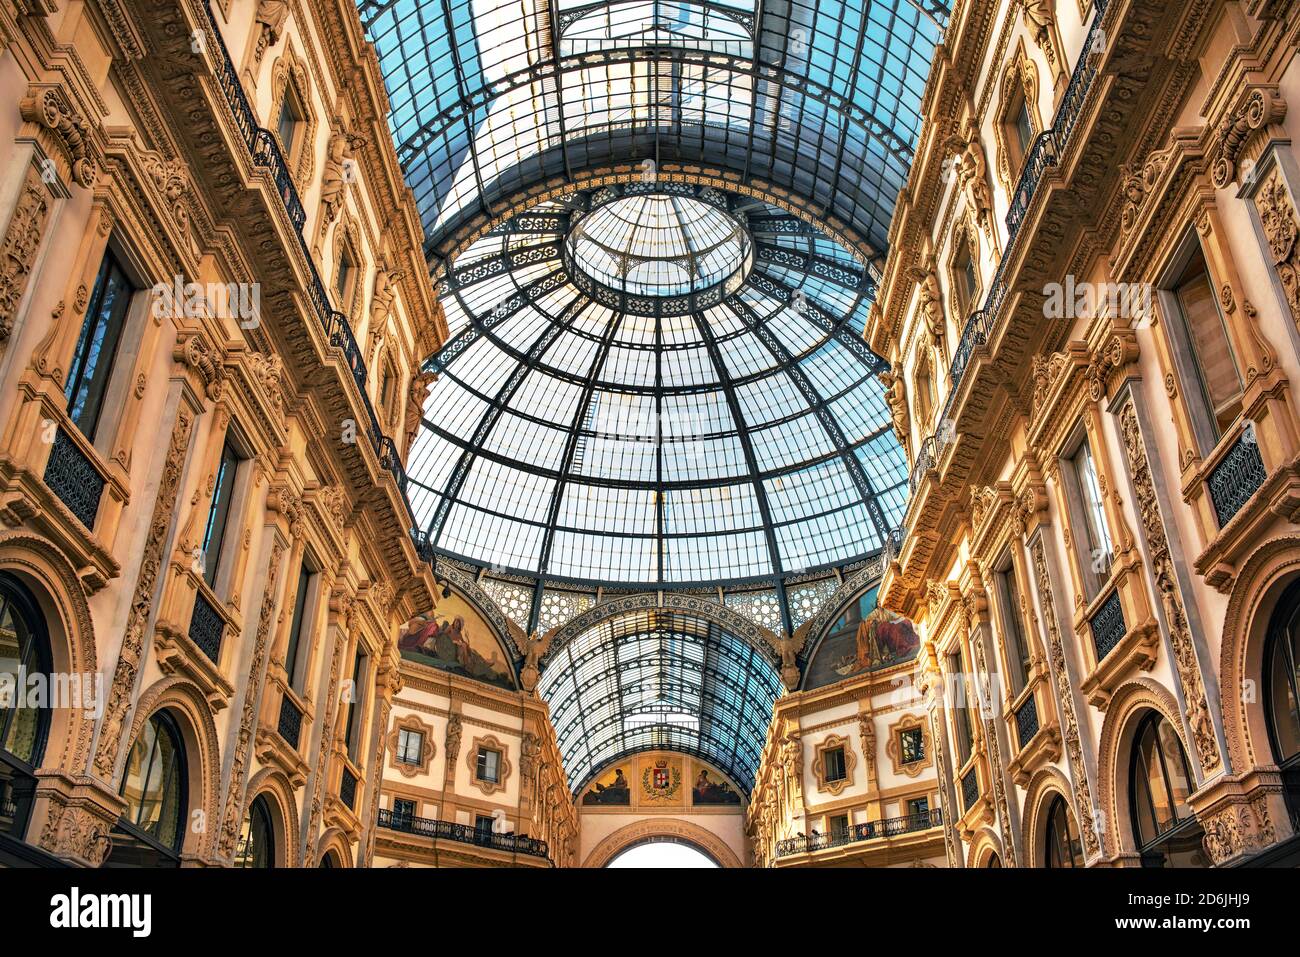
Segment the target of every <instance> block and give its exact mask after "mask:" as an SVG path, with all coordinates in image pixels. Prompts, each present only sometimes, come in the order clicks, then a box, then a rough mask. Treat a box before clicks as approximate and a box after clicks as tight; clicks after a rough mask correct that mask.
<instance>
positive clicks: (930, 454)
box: [907, 435, 939, 492]
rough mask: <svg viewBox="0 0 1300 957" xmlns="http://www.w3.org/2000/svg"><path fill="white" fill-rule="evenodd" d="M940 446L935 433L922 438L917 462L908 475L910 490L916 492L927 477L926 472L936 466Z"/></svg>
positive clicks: (908, 488) (917, 453)
mask: <svg viewBox="0 0 1300 957" xmlns="http://www.w3.org/2000/svg"><path fill="white" fill-rule="evenodd" d="M938 447H939V443H938V441H937V440H936V439H935V437H934V436H933V435H930V436H926V438H925V439H924V440H922V442H921V447H920V448H919V449H918V450H917V452H916V462H915V463H914V464H913V465H912V472H911V474H910V475H908V477H907V490H908V492H915V491H916V487H917V486H918V485H920V484H921V480H922V479H923V478H925V473H926V472H928V471H930V469H932V468H934V463H935V453H936V451H937V449H938Z"/></svg>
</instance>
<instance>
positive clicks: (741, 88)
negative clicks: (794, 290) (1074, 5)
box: [358, 0, 948, 266]
mask: <svg viewBox="0 0 1300 957" xmlns="http://www.w3.org/2000/svg"><path fill="white" fill-rule="evenodd" d="M358 9H359V12H360V15H361V20H362V22H363V24H364V25H365V27H366V29H367V32H368V35H369V36H370V37H371V39H372V40H373V41H374V43H375V46H376V48H377V50H378V54H379V61H380V65H381V69H382V71H383V74H384V77H385V81H386V84H387V87H388V92H389V98H390V101H391V104H392V113H391V116H390V125H391V129H392V132H393V135H394V138H395V141H396V143H397V155H398V158H399V160H400V161H401V162H402V164H403V167H404V168H405V170H406V175H407V179H408V182H409V183H410V185H411V187H412V189H413V190H414V193H415V197H416V201H417V203H418V205H419V209H420V215H421V218H422V220H423V224H424V228H425V232H426V235H427V237H428V249H429V251H430V252H431V253H433V257H432V258H433V259H434V260H435V261H437V259H438V254H437V250H439V249H441V248H443V247H442V245H441V244H442V241H443V240H444V239H446V237H448V236H449V235H451V234H453V233H455V232H456V231H457V230H458V228H459V227H460V226H462V225H464V224H465V223H467V222H470V221H473V220H475V219H477V218H479V217H484V216H485V217H487V218H488V219H492V218H494V216H495V215H496V207H497V206H499V205H500V204H501V203H502V202H503V201H508V200H509V199H510V198H511V197H513V196H516V195H518V194H521V193H523V192H524V191H525V190H527V189H529V188H530V187H532V186H534V185H536V184H539V183H543V182H550V181H554V180H555V179H556V178H557V177H558V178H562V179H563V180H567V181H568V182H570V183H573V182H576V180H575V179H574V177H575V175H576V174H577V173H579V172H581V171H583V170H591V169H597V168H600V167H604V166H607V165H608V164H611V163H628V162H633V163H637V162H641V161H642V160H643V159H647V158H648V159H653V160H654V161H655V162H657V163H661V164H662V163H696V164H699V163H702V164H705V165H707V166H710V167H714V168H717V169H720V170H723V171H725V172H727V173H728V174H731V175H735V176H737V177H738V178H740V180H741V181H742V182H744V183H746V184H748V183H751V182H760V181H761V182H762V183H767V184H773V185H775V186H777V187H780V188H782V189H786V190H790V191H791V192H792V193H793V194H795V195H798V196H800V197H803V198H804V199H805V200H806V201H807V202H809V203H810V204H812V205H813V206H815V207H817V208H820V209H821V210H822V211H823V213H824V214H825V215H826V216H834V217H837V218H838V219H839V220H840V221H842V222H845V223H848V224H850V225H851V226H852V227H853V228H854V230H855V231H856V232H857V234H858V235H859V236H860V237H861V238H862V240H863V241H864V242H866V243H869V244H870V245H871V246H873V247H874V249H875V250H876V251H877V252H878V253H880V254H881V255H882V256H883V254H884V251H885V246H886V238H887V233H888V228H889V221H890V218H891V216H892V213H893V204H894V199H895V196H896V194H897V192H898V190H899V188H900V187H901V186H902V184H903V183H904V181H905V179H906V175H907V171H908V165H909V163H910V162H911V158H912V148H913V144H914V142H915V139H916V136H917V132H918V129H919V115H918V113H919V109H920V103H921V97H922V92H923V89H924V84H925V78H926V74H927V72H928V68H929V63H930V60H931V56H932V53H933V50H934V46H935V44H936V43H937V42H938V39H939V37H940V35H941V33H942V28H943V25H944V24H945V23H946V22H947V17H948V8H947V5H946V4H945V3H944V2H942V0H861V2H857V3H854V2H849V0H778V2H769V3H762V2H759V0H698V2H686V0H624V2H600V3H590V2H584V0H509V2H506V0H358ZM453 40H454V42H453ZM439 265H440V266H441V263H439Z"/></svg>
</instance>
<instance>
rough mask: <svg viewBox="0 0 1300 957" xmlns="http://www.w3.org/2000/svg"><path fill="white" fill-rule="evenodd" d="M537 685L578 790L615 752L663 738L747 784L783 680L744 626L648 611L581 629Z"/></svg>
mask: <svg viewBox="0 0 1300 957" xmlns="http://www.w3.org/2000/svg"><path fill="white" fill-rule="evenodd" d="M538 690H539V693H540V694H541V695H542V697H543V698H544V699H545V700H546V701H547V702H548V704H549V705H550V707H551V717H552V721H553V723H554V725H555V729H556V738H557V742H558V745H559V748H560V752H561V755H562V757H563V760H564V765H565V770H566V772H567V774H568V778H569V781H570V782H571V784H572V785H573V787H574V792H575V793H580V792H581V791H582V790H583V789H584V788H585V787H586V785H587V783H588V782H589V780H590V778H591V776H592V775H593V774H594V773H595V772H596V771H598V770H600V769H601V768H602V767H604V766H605V765H607V764H609V762H611V761H613V760H616V759H617V758H620V757H623V756H625V755H628V754H631V753H634V752H636V751H644V750H649V749H657V748H667V749H671V750H676V751H681V752H683V753H687V754H693V755H697V756H699V757H702V758H705V759H707V760H709V761H712V762H713V763H714V764H716V765H717V766H718V767H719V768H720V769H721V770H722V771H723V772H724V773H726V774H727V775H728V776H729V777H731V778H732V779H733V780H735V781H736V782H737V784H739V785H740V786H741V787H742V788H744V789H745V790H746V791H747V792H748V791H749V790H751V789H752V787H753V783H754V774H755V772H756V770H757V767H758V759H759V749H761V747H762V742H763V736H764V733H765V730H766V728H767V723H768V721H769V720H770V717H771V713H772V707H773V704H774V702H775V701H776V698H777V696H778V695H779V693H780V681H779V678H778V676H777V674H776V670H775V667H774V665H773V664H772V663H771V662H769V661H768V660H767V659H766V658H764V657H763V656H761V655H759V654H757V653H756V652H755V650H754V649H753V648H752V646H750V645H749V644H747V643H746V642H744V641H743V640H741V639H740V638H738V637H736V636H735V635H732V634H730V633H729V632H727V631H725V630H723V629H720V628H718V627H717V626H716V625H714V624H712V623H708V622H704V621H701V620H699V619H696V618H694V617H691V616H687V615H681V614H677V613H667V612H661V611H648V612H640V613H635V614H631V615H627V616H624V617H621V618H617V619H612V620H609V621H606V622H602V623H601V624H600V625H597V626H596V627H594V628H592V629H590V630H588V631H586V632H584V633H583V634H581V635H579V636H578V637H577V638H575V639H574V640H573V641H571V642H570V643H569V644H568V645H567V646H566V647H564V648H563V649H561V650H560V652H559V654H558V656H557V657H556V658H555V659H553V660H552V661H551V662H550V664H549V665H548V666H547V668H546V669H545V671H544V672H543V678H542V681H541V684H540V686H539V689H538Z"/></svg>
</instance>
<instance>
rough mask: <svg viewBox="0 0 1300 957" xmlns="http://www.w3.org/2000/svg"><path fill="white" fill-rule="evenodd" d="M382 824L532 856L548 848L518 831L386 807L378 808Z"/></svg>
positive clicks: (542, 852)
mask: <svg viewBox="0 0 1300 957" xmlns="http://www.w3.org/2000/svg"><path fill="white" fill-rule="evenodd" d="M379 826H380V827H384V828H388V829H389V830H393V831H401V832H403V833H405V834H417V835H419V836H420V837H431V838H436V839H441V840H445V841H459V842H460V843H462V844H476V845H478V846H479V847H490V848H492V849H493V850H497V851H510V852H513V853H518V854H528V855H530V856H532V857H546V856H548V854H549V849H548V848H547V846H546V842H545V841H541V840H538V839H537V838H533V837H523V836H521V835H518V834H497V833H496V832H495V831H491V830H487V829H484V828H477V827H473V826H471V825H468V824H455V823H453V822H451V821H438V820H434V819H432V818H426V817H414V816H412V815H410V814H400V813H399V814H395V813H394V812H392V811H390V810H388V809H387V808H380V809H379Z"/></svg>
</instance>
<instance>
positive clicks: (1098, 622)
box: [1088, 589, 1126, 662]
mask: <svg viewBox="0 0 1300 957" xmlns="http://www.w3.org/2000/svg"><path fill="white" fill-rule="evenodd" d="M1088 629H1089V630H1090V631H1091V632H1092V644H1093V647H1094V648H1096V649H1097V661H1098V662H1100V661H1101V660H1102V659H1104V658H1105V657H1106V656H1107V655H1108V654H1110V653H1111V651H1113V650H1114V648H1115V646H1116V645H1118V644H1119V643H1120V639H1122V638H1123V637H1124V632H1125V630H1126V628H1125V625H1124V606H1123V605H1121V604H1120V600H1119V591H1118V589H1117V590H1115V591H1112V592H1111V593H1110V596H1109V597H1108V598H1107V599H1106V600H1105V601H1104V602H1102V603H1101V607H1100V608H1098V609H1097V610H1096V611H1094V612H1093V613H1092V617H1091V618H1089V619H1088Z"/></svg>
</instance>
